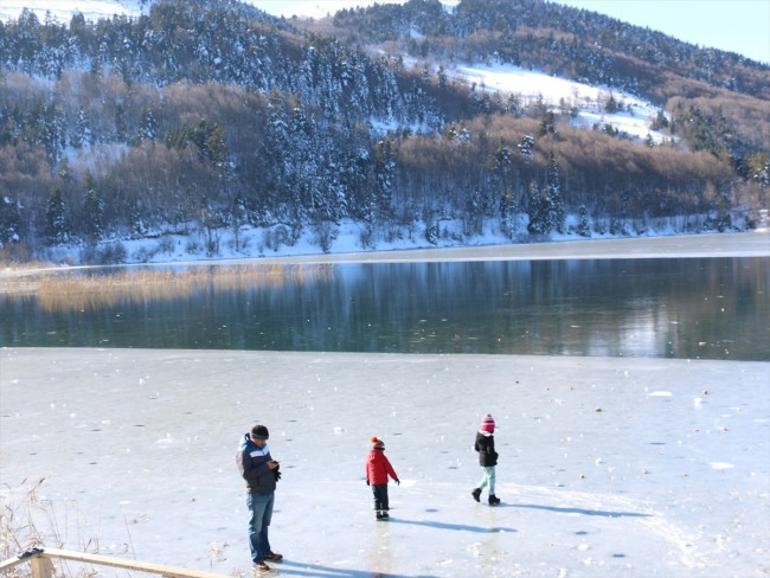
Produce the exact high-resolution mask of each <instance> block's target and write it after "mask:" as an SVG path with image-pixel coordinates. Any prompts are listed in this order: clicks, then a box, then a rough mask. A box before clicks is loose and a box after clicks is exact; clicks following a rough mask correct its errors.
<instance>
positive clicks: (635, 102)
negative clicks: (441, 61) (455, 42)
mask: <svg viewBox="0 0 770 578" xmlns="http://www.w3.org/2000/svg"><path fill="white" fill-rule="evenodd" d="M447 75H448V76H450V77H452V78H455V79H458V80H461V81H463V82H466V83H468V84H476V85H477V87H479V88H480V89H482V90H485V91H488V92H500V93H504V94H512V95H516V96H517V97H519V99H520V100H521V102H522V104H525V105H526V104H531V103H535V102H537V101H538V100H539V99H541V98H542V100H543V102H544V103H545V104H547V105H549V106H551V107H559V106H566V107H568V108H572V107H575V109H576V110H577V115H576V116H575V117H574V118H573V120H572V124H573V125H574V126H578V127H587V128H592V127H593V126H594V125H595V124H597V123H598V124H599V126H600V127H604V125H610V126H612V127H613V128H614V129H615V130H618V131H620V132H625V133H626V134H628V135H629V136H632V137H636V138H640V139H644V138H646V137H647V135H648V134H649V135H650V137H651V138H652V140H653V142H655V143H656V144H658V143H661V142H664V141H665V140H670V138H671V137H669V136H667V135H664V134H663V133H661V132H659V131H655V130H653V129H652V128H651V124H652V122H653V120H654V119H655V117H656V115H657V113H658V110H659V108H658V107H656V106H655V105H653V104H652V103H651V102H649V101H646V100H644V99H641V98H638V97H636V96H634V95H632V94H628V93H625V92H622V91H617V90H612V89H610V88H607V87H601V86H593V85H590V84H584V83H581V82H576V81H574V80H568V79H566V78H560V77H557V76H549V75H548V74H545V73H543V72H539V71H536V70H526V69H524V68H520V67H518V66H513V65H509V64H497V65H490V66H487V65H480V64H476V65H459V66H456V67H455V68H451V69H449V70H448V71H447ZM610 96H612V97H613V98H614V99H615V100H616V101H617V103H618V107H619V108H620V109H622V112H621V111H620V110H618V111H617V112H607V111H606V110H605V106H606V103H607V100H608V99H609V98H610Z"/></svg>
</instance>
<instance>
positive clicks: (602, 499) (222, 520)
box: [0, 349, 770, 578]
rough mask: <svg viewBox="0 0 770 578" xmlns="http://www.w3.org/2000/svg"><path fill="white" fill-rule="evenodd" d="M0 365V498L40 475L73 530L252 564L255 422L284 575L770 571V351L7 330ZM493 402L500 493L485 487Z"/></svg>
mask: <svg viewBox="0 0 770 578" xmlns="http://www.w3.org/2000/svg"><path fill="white" fill-rule="evenodd" d="M0 367H2V372H0V400H1V404H2V407H1V408H0V428H1V429H2V436H1V437H0V451H1V453H2V459H3V468H2V478H3V487H4V489H2V490H0V501H1V502H2V504H3V505H12V504H14V503H16V502H17V500H18V499H19V498H20V492H19V491H16V492H13V491H9V490H8V489H7V488H6V486H7V487H10V488H13V487H16V486H17V485H18V484H20V483H21V482H22V480H24V479H25V478H26V479H27V480H30V481H36V480H38V479H40V478H45V482H44V484H43V486H42V490H41V492H40V495H41V498H42V500H41V502H40V504H39V506H37V507H35V508H33V512H37V513H36V514H34V515H35V516H37V518H38V525H39V528H40V529H41V530H44V532H45V533H46V534H48V533H49V532H50V531H51V520H50V519H47V518H46V515H45V512H44V509H48V510H49V511H50V509H51V508H52V509H53V512H54V517H53V520H54V521H55V523H56V526H57V528H56V531H57V533H58V535H59V536H60V538H61V540H62V542H63V545H64V547H68V548H75V549H77V548H82V547H83V546H84V545H85V544H86V543H87V542H88V540H89V538H92V537H95V538H98V544H99V548H100V550H101V551H102V552H104V553H115V554H119V555H123V556H127V557H136V558H137V559H140V560H150V561H157V562H165V563H171V564H183V565H188V566H190V567H193V568H198V569H206V568H212V569H214V570H215V571H217V572H221V573H228V574H229V573H237V572H238V571H240V572H247V570H248V568H249V558H248V547H247V543H246V533H245V530H246V521H247V512H246V508H245V503H244V502H245V492H244V488H243V483H242V480H241V479H240V477H239V475H238V473H237V471H236V468H235V461H234V457H235V449H236V446H237V443H238V440H239V438H240V436H241V434H242V433H243V432H244V431H246V430H247V428H249V427H250V426H251V425H252V423H253V422H254V421H261V422H264V423H265V424H267V425H268V426H269V428H270V430H271V434H272V437H271V440H270V447H271V449H272V452H273V454H274V456H275V457H276V458H277V459H279V460H280V461H281V463H282V470H283V472H284V478H283V480H281V481H280V482H279V488H278V493H277V502H276V507H277V510H278V511H277V512H276V514H275V516H274V524H273V527H272V530H271V537H272V542H273V545H274V546H275V548H276V549H277V550H279V551H281V552H283V553H284V554H285V555H286V557H287V561H286V562H285V563H284V564H283V565H281V566H279V568H280V572H279V574H280V575H286V576H311V577H338V578H341V577H345V578H364V577H366V578H368V577H370V576H390V577H396V576H403V577H412V578H414V577H417V576H422V577H427V576H434V577H442V578H445V577H446V578H450V577H463V578H466V577H467V578H475V577H479V578H481V577H483V578H494V577H512V576H533V577H540V576H543V577H545V576H547V577H554V578H555V577H562V578H575V577H602V578H604V577H609V576H630V577H640V578H647V577H650V576H661V577H674V576H676V577H679V576H682V577H683V576H687V577H688V578H690V577H693V578H700V577H703V578H705V577H709V578H712V577H720V578H721V577H730V576H736V577H741V578H749V577H760V576H766V575H767V573H768V571H770V545H768V542H767V536H768V535H770V490H769V489H770V462H768V455H769V452H770V395H768V393H769V392H768V387H770V384H768V380H767V376H768V372H769V371H770V364H767V363H741V362H718V361H698V362H689V361H686V360H665V359H602V358H586V359H583V358H568V357H530V356H479V355H457V356H435V355H420V356H416V355H415V356H410V355H369V354H344V353H343V354H323V353H272V352H266V353H260V352H234V351H172V350H167V351H162V350H161V351H159V350H154V351H153V350H117V349H116V350H89V349H70V350H66V349H10V350H1V351H0ZM487 411H489V412H491V413H492V414H493V415H494V416H495V418H496V420H497V423H498V426H499V429H498V432H497V435H496V439H497V445H498V450H499V452H500V465H499V468H498V492H497V493H498V495H499V496H500V497H501V498H502V500H503V504H502V506H501V507H499V508H496V509H492V508H490V507H489V506H486V505H484V504H476V503H475V502H473V501H472V499H471V497H470V494H469V492H470V490H471V488H472V487H473V486H474V484H475V483H476V481H477V479H478V478H479V474H480V468H479V466H478V463H477V461H476V455H475V452H473V450H472V441H473V437H474V433H475V430H476V428H477V427H478V422H479V419H480V416H481V415H482V414H483V413H484V412H487ZM373 434H377V435H380V436H381V437H383V438H384V440H385V442H386V445H387V451H388V455H389V457H390V459H391V461H392V462H393V464H394V466H395V468H396V470H397V471H398V473H399V475H400V477H401V479H402V481H403V483H402V484H401V486H400V487H396V486H395V485H393V486H391V489H390V492H391V501H392V505H393V508H394V509H393V511H392V516H393V519H392V520H391V521H390V522H389V523H378V522H376V521H375V520H374V516H373V513H372V511H371V509H370V502H371V496H370V492H369V489H368V488H367V487H366V485H365V483H364V479H363V460H364V457H365V455H366V451H367V440H368V438H369V437H370V436H371V435H373ZM21 521H22V520H21V519H20V522H21ZM47 541H48V543H49V544H50V543H51V542H52V541H53V539H52V538H51V537H50V536H48V537H47ZM93 547H94V543H91V546H90V548H93Z"/></svg>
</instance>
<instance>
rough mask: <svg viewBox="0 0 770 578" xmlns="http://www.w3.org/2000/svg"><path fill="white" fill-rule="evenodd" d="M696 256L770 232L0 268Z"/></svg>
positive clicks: (755, 249)
mask: <svg viewBox="0 0 770 578" xmlns="http://www.w3.org/2000/svg"><path fill="white" fill-rule="evenodd" d="M698 257H770V232H769V231H767V230H761V231H750V232H741V233H706V234H699V235H672V236H661V237H631V238H622V239H617V238H612V239H587V240H580V241H574V240H567V241H551V242H544V243H523V244H521V243H520V244H505V245H500V244H497V245H476V246H464V247H435V248H424V247H423V248H413V249H393V250H378V251H351V252H340V253H329V254H323V253H321V254H318V253H309V254H295V255H281V256H270V257H267V256H266V257H235V258H227V259H224V258H221V257H217V258H212V259H205V258H199V259H191V260H188V259H178V260H170V261H163V260H160V261H155V262H150V263H131V264H123V265H76V266H56V267H35V268H19V269H11V268H6V269H4V270H3V269H0V279H2V278H3V277H20V276H28V275H37V274H41V273H48V272H61V271H69V270H79V269H89V268H94V267H105V266H107V267H114V268H124V267H133V266H137V265H140V266H165V265H169V264H174V265H196V264H200V265H217V264H222V265H259V264H266V265H277V264H278V265H293V264H298V265H302V264H305V265H317V264H329V263H408V262H434V261H514V260H548V259H659V258H698Z"/></svg>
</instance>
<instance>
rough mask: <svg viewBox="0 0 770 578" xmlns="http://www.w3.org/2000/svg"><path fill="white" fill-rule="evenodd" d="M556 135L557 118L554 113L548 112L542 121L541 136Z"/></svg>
mask: <svg viewBox="0 0 770 578" xmlns="http://www.w3.org/2000/svg"><path fill="white" fill-rule="evenodd" d="M549 134H550V135H556V116H555V115H554V114H553V112H552V111H550V110H547V111H545V113H544V114H543V118H542V119H541V120H540V136H546V135H549Z"/></svg>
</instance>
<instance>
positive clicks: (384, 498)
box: [372, 484, 390, 512]
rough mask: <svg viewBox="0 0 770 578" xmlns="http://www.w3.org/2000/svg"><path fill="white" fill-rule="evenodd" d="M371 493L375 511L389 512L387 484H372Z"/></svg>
mask: <svg viewBox="0 0 770 578" xmlns="http://www.w3.org/2000/svg"><path fill="white" fill-rule="evenodd" d="M372 493H373V494H374V509H375V510H382V511H384V512H386V511H388V510H390V508H389V507H388V484H376V485H374V484H373V485H372Z"/></svg>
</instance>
